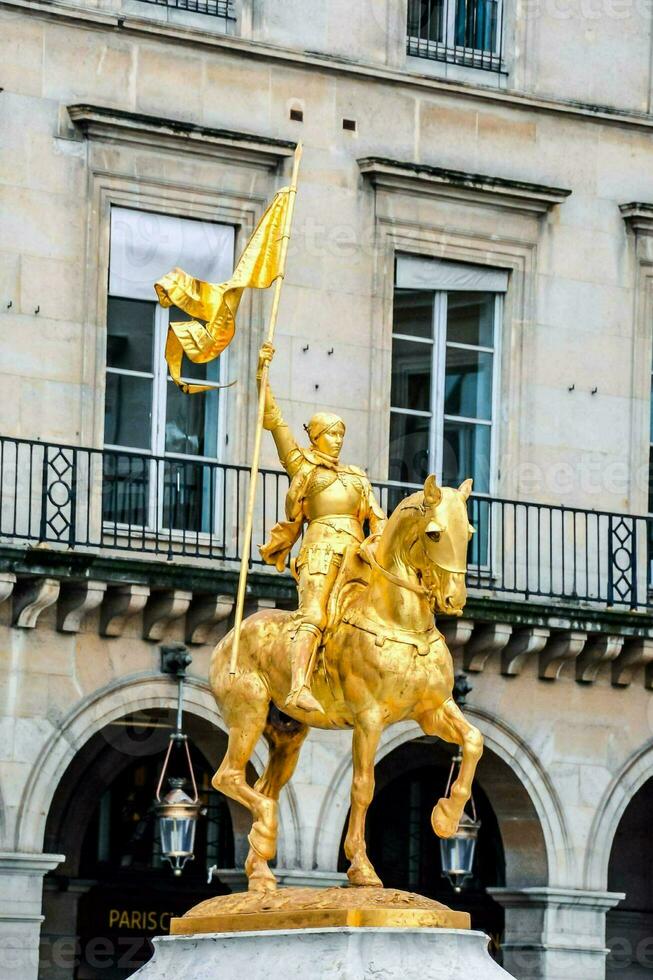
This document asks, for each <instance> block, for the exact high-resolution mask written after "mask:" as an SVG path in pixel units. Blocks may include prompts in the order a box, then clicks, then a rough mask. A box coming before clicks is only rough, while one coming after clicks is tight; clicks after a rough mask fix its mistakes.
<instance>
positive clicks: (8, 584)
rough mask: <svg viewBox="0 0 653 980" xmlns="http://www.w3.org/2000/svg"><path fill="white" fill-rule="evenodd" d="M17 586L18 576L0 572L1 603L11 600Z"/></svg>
mask: <svg viewBox="0 0 653 980" xmlns="http://www.w3.org/2000/svg"><path fill="white" fill-rule="evenodd" d="M15 585H16V576H15V575H14V573H13V572H0V602H4V601H5V599H8V598H9V596H10V595H11V593H12V592H13V591H14V586H15Z"/></svg>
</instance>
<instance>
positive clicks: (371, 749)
mask: <svg viewBox="0 0 653 980" xmlns="http://www.w3.org/2000/svg"><path fill="white" fill-rule="evenodd" d="M380 737H381V723H380V721H379V719H378V718H376V717H365V718H359V719H357V721H356V725H355V727H354V735H353V739H352V754H353V764H354V772H353V777H352V781H351V810H350V812H349V824H348V826H347V836H346V837H345V855H346V857H347V859H348V860H349V862H350V865H349V870H348V871H347V877H348V878H349V881H350V884H352V885H360V886H367V887H371V886H377V887H381V886H382V882H381V879H380V878H379V876H378V875H377V873H376V871H375V870H374V868H373V867H372V865H371V863H370V860H369V858H368V856H367V850H366V847H365V817H366V815H367V810H368V807H369V805H370V803H371V802H372V797H373V796H374V756H375V755H376V749H377V746H378V744H379V738H380Z"/></svg>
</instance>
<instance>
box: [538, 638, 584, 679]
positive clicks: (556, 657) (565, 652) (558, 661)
mask: <svg viewBox="0 0 653 980" xmlns="http://www.w3.org/2000/svg"><path fill="white" fill-rule="evenodd" d="M586 642H587V633H585V632H583V630H563V631H562V632H561V633H553V634H552V635H551V637H550V639H549V642H548V643H547V645H546V646H545V647H544V649H543V650H542V652H541V654H540V665H539V676H540V679H541V680H544V681H554V680H556V679H557V678H558V677H559V676H560V671H561V670H562V668H563V667H564V665H565V664H566V663H567V662H568V661H570V660H576V658H577V657H578V656H579V654H580V653H581V651H582V649H583V647H584V646H585V644H586Z"/></svg>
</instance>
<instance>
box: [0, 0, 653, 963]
mask: <svg viewBox="0 0 653 980" xmlns="http://www.w3.org/2000/svg"><path fill="white" fill-rule="evenodd" d="M0 18H1V23H2V36H3V59H2V62H3V63H2V81H1V84H2V92H0V113H1V118H2V129H1V134H2V172H1V174H0V194H1V201H2V206H1V215H2V222H1V232H0V236H1V237H0V250H1V253H2V260H1V261H0V374H1V376H2V392H3V398H2V413H1V425H0V599H1V602H0V653H1V656H2V664H3V684H2V717H1V721H0V725H1V731H2V735H3V737H2V740H1V743H0V759H2V764H1V776H0V852H1V853H0V877H1V880H2V888H1V889H0V946H1V949H2V961H3V964H4V965H5V967H6V968H7V969H8V971H9V972H8V976H11V977H16V978H20V980H36V978H37V977H38V978H40V980H55V978H56V980H64V978H66V980H68V978H73V977H74V978H80V980H82V978H88V977H107V978H108V980H113V978H116V980H117V978H122V977H125V976H128V975H129V974H130V973H131V972H132V971H133V970H134V969H135V967H136V965H138V963H140V962H142V960H143V958H144V957H145V956H146V955H147V952H146V946H145V945H144V943H145V939H146V938H147V937H151V936H153V935H156V934H157V933H161V932H165V930H166V927H167V922H168V920H169V916H170V914H177V913H179V912H181V911H183V910H184V909H185V908H187V907H188V906H189V905H191V904H192V903H193V902H194V901H197V900H198V898H201V897H204V896H206V895H208V894H211V893H214V892H215V891H216V890H218V891H219V890H220V889H222V890H225V891H226V890H227V889H229V888H237V887H242V875H239V873H238V872H237V870H236V869H237V868H238V867H239V866H240V865H241V864H242V858H243V854H244V848H245V847H246V834H247V819H246V815H245V814H244V813H243V812H242V811H241V810H240V809H239V808H238V807H237V806H235V805H232V804H231V802H229V801H225V800H224V799H223V798H222V797H220V796H219V795H218V794H216V793H214V792H213V791H211V790H210V784H209V779H210V774H211V772H212V771H213V770H214V769H215V768H216V767H217V765H218V763H219V761H220V758H221V754H222V752H223V750H224V746H225V734H224V725H223V722H222V720H221V718H220V716H219V713H218V711H217V709H216V707H215V705H214V704H213V702H212V698H211V696H210V692H209V691H208V687H207V682H206V677H207V666H208V659H209V657H210V652H211V648H212V645H213V644H214V643H215V641H216V639H217V638H218V637H219V636H220V635H222V634H223V633H224V631H225V630H226V629H227V628H228V627H229V625H230V617H231V616H232V611H233V602H234V594H235V583H236V578H237V571H238V560H239V557H240V555H239V540H240V533H241V530H242V519H243V507H244V499H245V495H246V487H247V477H248V473H247V465H248V462H249V460H250V456H251V450H252V443H253V431H254V426H253V416H254V401H255V385H254V375H255V369H256V361H257V352H258V348H259V345H260V343H261V340H262V338H263V336H264V328H265V323H266V317H267V313H268V311H269V301H270V297H269V296H265V295H261V294H256V295H246V296H245V298H244V299H243V303H242V305H241V309H240V312H239V328H238V332H237V335H236V338H235V340H234V342H233V343H232V345H231V346H230V348H229V350H228V352H227V353H226V355H225V356H224V357H223V358H221V360H220V362H216V363H215V364H212V365H209V366H206V367H203V368H202V369H201V370H200V369H199V368H194V369H193V370H194V371H195V374H193V375H192V376H189V379H190V380H195V381H197V380H199V381H200V382H201V383H203V384H206V385H207V388H208V390H207V392H206V393H205V394H203V395H197V396H190V397H189V396H184V395H182V394H181V393H179V392H178V390H177V389H176V388H174V386H173V385H172V383H171V382H170V381H169V379H168V378H167V374H166V371H165V366H164V360H163V349H164V344H165V336H166V331H167V324H168V317H169V311H167V310H163V309H162V308H160V307H158V306H157V305H156V302H155V296H154V293H153V290H152V284H153V282H154V281H155V280H156V279H157V278H158V277H159V276H160V275H161V274H162V273H164V272H166V271H168V270H169V269H170V268H172V267H173V266H175V265H179V266H181V267H183V268H185V269H187V271H189V272H191V273H192V274H193V275H197V276H200V277H203V278H208V279H211V280H213V281H220V280H222V279H225V278H226V277H227V276H228V275H229V274H230V272H231V269H232V268H233V263H234V259H235V258H236V257H237V255H238V254H239V250H240V249H241V248H242V247H243V245H244V243H245V242H246V240H247V236H248V234H249V233H250V232H251V230H252V228H253V227H254V225H255V223H256V221H257V219H258V217H259V216H260V215H261V213H262V211H263V209H264V207H265V204H266V202H267V201H268V200H269V199H270V198H271V196H272V194H273V193H274V191H275V190H276V189H277V188H278V187H279V186H281V185H282V183H283V182H284V181H287V179H288V175H289V172H290V161H291V158H292V154H293V150H294V147H295V145H296V142H297V141H298V140H300V139H301V140H302V141H303V144H304V157H303V162H302V167H301V175H300V187H299V194H298V198H297V209H296V218H295V226H294V230H293V236H292V241H291V246H290V254H289V263H288V270H287V276H286V281H285V283H284V286H283V298H282V307H281V319H280V326H279V331H278V336H277V340H276V348H277V351H276V356H275V359H274V361H273V364H272V370H271V382H272V387H273V389H274V391H275V393H276V395H277V398H278V401H279V403H280V405H281V407H282V410H283V412H284V414H285V416H286V418H287V420H288V422H289V424H290V425H291V427H292V428H293V430H294V431H295V432H296V433H297V434H301V433H302V425H303V423H304V422H306V421H307V420H308V418H309V417H310V416H311V415H312V414H313V413H314V412H315V411H316V410H318V409H325V410H332V411H336V412H338V413H339V414H340V415H342V416H343V418H344V420H345V422H346V424H347V435H346V443H345V455H346V457H347V459H348V460H349V461H351V462H353V463H355V464H357V465H363V466H365V467H366V468H367V470H368V473H369V475H370V477H371V478H372V480H373V481H374V482H375V483H376V484H377V485H378V487H379V493H380V496H381V499H382V501H383V503H384V506H386V507H387V508H391V507H392V506H393V503H394V502H396V500H397V499H399V498H400V497H401V495H402V494H404V493H405V492H409V491H410V489H411V487H419V486H420V485H421V484H422V483H423V481H424V479H425V477H426V475H427V474H428V473H429V472H436V473H437V475H438V477H439V478H440V479H441V480H442V481H443V482H445V483H451V482H454V481H457V482H460V480H462V479H463V478H465V477H468V476H473V477H474V481H475V495H474V498H473V500H472V501H471V503H470V515H471V519H472V521H473V522H474V523H475V525H476V528H477V534H476V536H475V540H474V545H473V548H472V550H471V552H470V571H469V581H468V585H469V601H468V606H467V610H466V613H465V616H464V618H463V619H459V620H455V621H452V622H447V621H446V620H444V619H442V620H439V626H440V627H441V628H442V630H443V631H444V632H445V634H446V637H447V640H448V642H449V645H450V648H451V650H452V652H453V654H454V657H455V660H456V667H457V672H458V673H460V674H464V675H466V676H467V678H468V680H469V681H470V682H471V685H472V690H471V693H469V694H468V696H467V703H466V707H465V711H466V712H467V713H468V715H469V717H470V718H471V719H472V720H473V721H474V723H475V724H476V725H478V727H479V728H480V729H481V731H482V732H483V735H484V737H485V743H486V751H485V755H484V757H483V760H482V762H481V765H480V767H479V772H478V780H477V788H476V791H475V793H476V804H477V808H478V811H479V815H480V817H481V821H482V828H481V836H480V839H479V845H478V855H477V865H476V869H475V873H474V877H473V879H472V881H471V882H470V883H469V887H468V889H467V890H466V891H465V892H463V894H462V896H456V895H454V894H453V892H452V891H451V890H450V889H449V890H447V889H448V885H447V883H446V882H444V881H443V880H442V879H441V876H440V866H439V856H438V850H437V843H436V842H435V840H434V838H433V836H432V834H431V832H430V830H429V829H428V814H429V812H430V809H431V807H432V805H433V803H434V802H435V800H436V799H437V798H438V796H440V795H441V793H442V789H443V788H444V786H443V784H444V783H445V781H446V776H447V770H448V766H449V760H450V757H451V750H450V748H449V747H447V746H445V745H443V744H441V743H439V742H435V741H434V740H429V739H427V738H424V737H423V736H422V734H421V732H419V731H418V730H417V729H416V727H412V726H410V725H404V726H398V727H397V728H396V729H394V730H392V731H390V732H388V733H387V736H386V737H385V739H384V740H383V741H382V744H381V747H380V750H379V755H378V771H377V795H376V798H375V801H374V803H373V805H372V808H371V812H370V851H371V853H372V856H373V857H374V859H375V860H376V863H377V867H378V869H379V870H380V872H381V875H382V877H384V880H385V883H386V884H388V885H395V884H396V885H398V886H399V887H407V888H411V889H413V890H417V891H425V892H427V893H429V894H433V895H435V896H437V897H441V898H442V899H443V900H445V901H448V902H449V903H451V904H456V903H460V904H461V905H466V906H467V907H469V908H471V909H472V914H473V917H474V921H475V923H476V924H477V925H479V926H481V927H483V928H485V929H486V930H487V931H488V932H489V933H490V935H491V937H492V942H493V947H494V949H495V950H496V955H498V956H500V957H501V958H502V961H503V963H504V965H505V967H506V968H507V969H508V970H509V971H510V972H511V973H513V974H514V976H515V977H517V978H519V980H530V978H547V980H561V978H563V977H565V978H567V977H574V978H578V980H599V978H604V977H606V976H607V977H610V978H612V977H619V978H627V980H634V978H637V977H642V976H644V975H647V971H648V970H650V968H651V964H652V962H653V947H652V942H653V938H652V937H653V889H652V887H651V883H650V882H651V873H650V869H651V866H652V865H653V842H652V839H651V832H650V826H649V823H648V821H647V819H646V818H647V814H648V812H649V803H650V801H651V798H652V797H653V782H652V781H651V778H650V777H651V775H652V774H653V768H652V764H653V708H652V702H651V698H650V690H651V688H652V687H653V666H652V663H653V616H652V615H651V604H650V598H649V597H650V584H651V571H650V560H649V553H650V541H651V538H652V537H653V536H652V535H651V534H650V531H649V527H650V520H649V516H648V515H649V512H651V511H652V510H653V505H651V504H649V454H650V447H651V444H652V438H653V437H652V436H651V422H650V418H651V414H650V405H651V378H652V374H651V367H650V365H651V363H652V354H653V330H652V323H653V307H652V305H651V297H652V295H653V293H652V289H651V284H652V282H653V142H652V129H653V114H652V112H651V98H652V92H653V80H652V75H651V64H652V63H653V62H652V57H653V55H652V45H653V30H652V14H651V8H650V4H648V2H645V0H619V2H616V0H591V2H590V0H565V2H562V0H535V2H532V3H523V2H519V3H517V2H515V0H457V2H455V0H439V2H438V0H408V3H407V2H406V0H361V2H360V3H359V4H356V5H352V4H347V3H344V2H342V0H330V2H327V0H316V2H314V3H313V4H312V5H311V6H310V9H307V7H306V5H305V4H302V3H299V2H297V0H286V2H285V3H283V4H279V3H275V2H274V0H235V2H234V3H233V4H232V2H231V0H228V2H227V0H184V2H183V3H182V2H181V0H177V2H170V3H148V2H145V0H87V2H82V0H79V2H76V3H64V2H46V0H0ZM177 316H179V314H177ZM218 363H219V367H218ZM234 380H236V381H237V384H236V385H234V386H233V387H230V388H220V387H219V386H220V385H221V384H224V383H228V382H231V381H234ZM264 467H265V469H264V472H263V474H262V476H261V478H260V492H259V496H258V509H257V514H256V523H255V535H254V537H255V543H260V542H261V541H262V540H263V538H264V536H265V533H266V531H267V530H268V529H269V527H270V525H271V524H272V523H273V522H274V520H275V519H276V517H277V515H278V514H280V513H281V511H282V508H283V497H284V493H285V489H286V486H287V482H286V480H285V476H284V475H283V474H280V473H279V471H278V461H277V459H276V457H275V455H274V452H273V447H272V445H271V440H269V442H266V444H265V446H264ZM256 556H257V552H256V551H254V552H253V559H254V561H253V564H252V569H251V573H250V580H249V590H248V600H247V601H248V609H249V610H250V611H252V610H254V609H256V608H260V607H262V606H266V605H278V606H281V607H291V606H292V604H293V602H294V587H293V582H292V579H291V578H290V576H289V575H279V574H278V573H277V572H276V571H274V570H273V569H269V568H266V567H264V566H262V564H261V563H260V562H258V561H257V557H256ZM171 642H178V643H179V642H181V643H184V644H185V645H186V646H187V647H188V649H189V650H190V651H191V652H192V655H193V664H192V667H191V668H190V672H189V678H188V682H187V684H186V701H185V706H186V714H185V718H186V727H187V731H188V734H189V738H190V741H191V744H192V746H193V753H194V755H193V759H194V762H195V766H196V771H197V773H198V778H199V779H200V790H201V793H202V797H203V801H204V803H205V805H206V807H207V810H208V812H207V814H206V817H205V818H203V822H202V823H201V825H200V830H199V831H198V845H197V851H196V858H195V861H194V863H193V865H189V867H188V869H187V870H186V871H185V872H184V875H183V876H182V879H181V880H177V879H173V878H172V877H171V873H170V871H169V870H166V868H165V867H164V866H163V864H162V861H161V856H160V852H159V851H158V850H157V843H156V837H155V834H154V828H153V824H154V821H153V816H152V813H151V803H152V799H153V797H154V792H155V789H156V780H157V777H158V773H159V771H160V766H161V760H162V756H163V752H164V749H165V745H166V739H167V733H168V730H169V727H170V724H171V719H172V717H173V712H174V709H175V705H176V698H177V686H176V682H175V680H174V678H171V677H170V676H169V675H166V674H164V673H162V671H161V657H160V648H161V644H166V643H171ZM264 760H265V750H264V748H263V747H260V749H259V751H258V752H257V754H256V756H255V758H254V760H253V771H254V770H259V771H260V768H261V766H262V765H263V764H264ZM252 774H253V773H252ZM350 776H351V768H350V739H349V736H348V735H347V734H346V733H311V735H310V736H309V739H308V741H307V742H306V744H305V747H304V749H303V752H302V755H301V758H300V762H299V766H298V769H297V772H296V774H295V776H294V778H293V780H292V782H291V784H290V786H289V788H288V789H287V790H286V791H284V794H283V798H282V802H281V844H280V850H279V854H278V858H277V871H278V874H279V877H280V880H281V881H282V882H285V883H289V882H296V883H306V884H326V883H333V882H334V881H335V882H338V881H341V880H343V878H342V872H343V868H344V866H343V859H342V854H341V840H342V835H343V827H344V825H345V821H346V817H347V812H348V805H349V804H348V793H349V784H350ZM213 864H215V865H217V866H218V868H219V871H218V875H217V878H216V879H215V880H214V882H213V884H212V885H211V886H207V885H206V876H205V867H206V865H213ZM608 948H609V949H610V953H609V955H607V953H608Z"/></svg>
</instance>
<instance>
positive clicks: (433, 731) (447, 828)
mask: <svg viewBox="0 0 653 980" xmlns="http://www.w3.org/2000/svg"><path fill="white" fill-rule="evenodd" d="M417 721H418V722H419V724H420V725H421V727H422V728H423V730H424V732H425V733H426V734H427V735H438V736H439V737H440V738H443V739H444V740H445V741H447V742H453V743H454V744H456V745H460V746H462V750H463V761H462V762H461V764H460V772H459V773H458V777H457V778H456V780H455V782H454V784H453V786H452V787H451V792H450V793H449V796H448V797H445V798H443V799H440V800H438V802H437V803H436V805H435V807H434V809H433V813H432V814H431V824H432V826H433V830H434V831H435V832H436V834H437V835H438V837H451V836H452V835H453V834H455V833H456V831H457V830H458V824H459V823H460V818H461V817H462V815H463V810H464V809H465V804H466V803H467V800H468V799H469V798H470V796H471V795H472V783H473V781H474V773H475V772H476V766H477V765H478V761H479V759H480V758H481V755H482V754H483V736H482V735H481V733H480V732H479V730H478V728H475V727H474V726H473V725H470V723H469V722H468V721H467V719H466V718H465V716H464V715H463V713H462V711H461V710H460V708H459V707H458V705H457V704H456V702H455V701H454V700H453V698H448V699H447V700H446V701H445V702H444V704H442V705H441V707H440V708H438V709H437V711H428V712H425V713H424V714H423V715H421V716H418V717H417Z"/></svg>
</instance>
